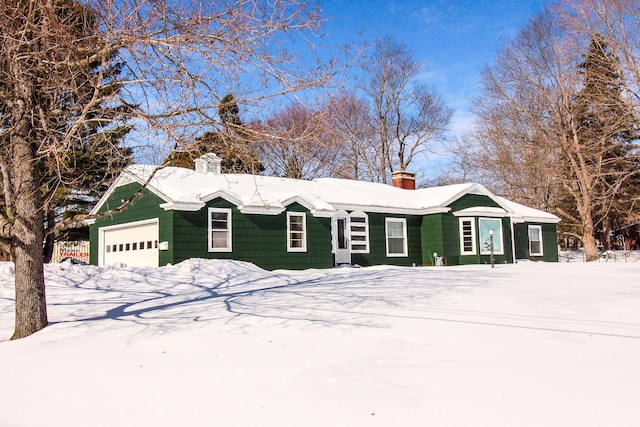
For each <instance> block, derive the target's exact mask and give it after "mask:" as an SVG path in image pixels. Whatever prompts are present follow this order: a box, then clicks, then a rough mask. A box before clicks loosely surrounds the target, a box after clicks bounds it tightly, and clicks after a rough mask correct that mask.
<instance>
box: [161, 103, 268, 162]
mask: <svg viewBox="0 0 640 427" xmlns="http://www.w3.org/2000/svg"><path fill="white" fill-rule="evenodd" d="M218 116H219V117H220V121H221V123H222V129H216V130H212V131H207V132H205V133H204V134H202V136H200V137H198V138H196V141H195V142H194V143H193V145H192V146H191V147H189V148H188V149H185V150H175V151H174V152H173V153H171V155H170V157H169V158H168V159H167V160H166V161H165V163H166V164H167V165H169V166H177V167H184V168H193V167H194V160H195V159H197V158H198V157H200V156H202V155H203V154H206V153H215V154H217V155H218V156H219V157H220V158H221V159H222V164H221V169H222V172H223V173H249V174H257V173H259V172H262V171H264V167H263V166H262V163H261V162H260V160H259V158H258V154H257V153H256V151H255V150H253V149H252V148H251V147H250V143H251V138H250V135H249V132H248V131H247V129H246V128H245V127H244V125H243V124H242V120H241V119H240V109H239V108H238V104H237V103H236V101H235V98H234V97H233V95H232V94H230V93H229V94H227V95H225V96H224V97H223V98H222V100H221V102H220V105H219V107H218Z"/></svg>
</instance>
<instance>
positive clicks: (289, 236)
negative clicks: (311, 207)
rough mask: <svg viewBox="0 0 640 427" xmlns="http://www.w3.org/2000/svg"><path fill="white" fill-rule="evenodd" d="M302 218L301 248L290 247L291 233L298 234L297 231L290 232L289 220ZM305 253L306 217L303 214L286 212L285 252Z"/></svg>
mask: <svg viewBox="0 0 640 427" xmlns="http://www.w3.org/2000/svg"><path fill="white" fill-rule="evenodd" d="M292 217H301V218H302V236H301V240H302V242H301V246H299V247H298V246H295V247H294V246H291V241H292V238H291V237H292V236H291V233H299V232H300V231H298V230H291V218H292ZM306 251H307V215H306V213H305V212H287V252H306Z"/></svg>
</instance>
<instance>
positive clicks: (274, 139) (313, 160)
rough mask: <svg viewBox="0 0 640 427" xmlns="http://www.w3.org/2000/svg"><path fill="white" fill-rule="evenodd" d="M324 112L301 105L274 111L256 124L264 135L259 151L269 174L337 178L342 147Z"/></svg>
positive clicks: (289, 176) (298, 177)
mask: <svg viewBox="0 0 640 427" xmlns="http://www.w3.org/2000/svg"><path fill="white" fill-rule="evenodd" d="M324 113H325V112H324V111H323V110H313V109H311V108H309V107H306V106H305V105H302V104H300V103H296V104H292V105H289V106H287V107H285V108H284V109H282V110H280V111H276V112H274V113H273V114H272V115H271V117H269V118H268V119H267V120H266V121H265V122H264V123H255V124H254V125H253V128H254V130H255V131H256V133H258V134H260V135H262V137H261V144H258V145H259V147H260V148H259V150H260V152H261V156H260V157H261V160H262V163H263V165H264V166H265V169H266V173H268V174H273V175H276V176H283V177H287V178H296V179H313V178H316V177H320V176H327V175H335V174H336V173H335V172H337V171H339V170H340V169H341V166H340V164H339V162H338V160H339V153H340V149H341V147H340V146H339V145H338V144H337V143H336V141H335V139H334V138H333V133H332V131H331V129H330V128H328V127H327V121H326V115H325V114H324Z"/></svg>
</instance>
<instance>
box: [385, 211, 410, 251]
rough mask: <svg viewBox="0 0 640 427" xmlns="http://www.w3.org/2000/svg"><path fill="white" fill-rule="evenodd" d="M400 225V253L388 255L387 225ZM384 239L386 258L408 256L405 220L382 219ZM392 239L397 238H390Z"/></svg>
mask: <svg viewBox="0 0 640 427" xmlns="http://www.w3.org/2000/svg"><path fill="white" fill-rule="evenodd" d="M392 222H394V223H400V224H402V253H390V252H389V237H390V236H389V223H392ZM384 237H385V242H386V247H387V257H388V258H397V257H406V256H408V255H409V251H408V249H407V219H406V218H385V219H384ZM392 237H393V238H396V239H397V238H398V237H397V236H392Z"/></svg>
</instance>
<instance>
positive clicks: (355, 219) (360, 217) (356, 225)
mask: <svg viewBox="0 0 640 427" xmlns="http://www.w3.org/2000/svg"><path fill="white" fill-rule="evenodd" d="M350 220H351V226H350V230H351V251H352V252H360V253H368V252H369V230H368V223H367V221H368V219H367V216H366V214H365V213H363V212H352V213H351V215H350Z"/></svg>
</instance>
